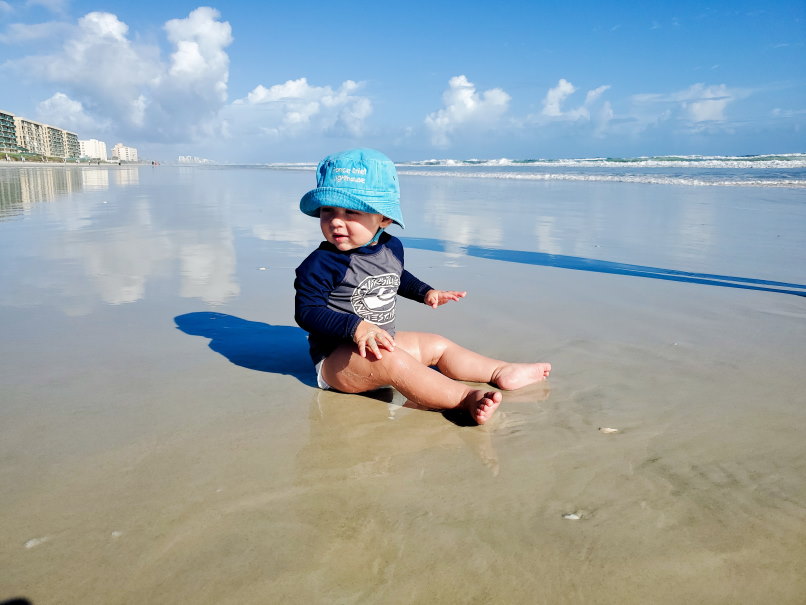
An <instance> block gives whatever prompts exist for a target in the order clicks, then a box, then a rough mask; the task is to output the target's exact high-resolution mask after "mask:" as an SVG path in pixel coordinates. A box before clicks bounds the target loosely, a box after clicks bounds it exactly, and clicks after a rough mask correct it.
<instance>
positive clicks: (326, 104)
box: [228, 78, 372, 137]
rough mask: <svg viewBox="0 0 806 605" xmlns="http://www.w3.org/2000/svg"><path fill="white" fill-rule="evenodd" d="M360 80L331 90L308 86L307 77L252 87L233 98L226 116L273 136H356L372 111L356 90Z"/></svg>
mask: <svg viewBox="0 0 806 605" xmlns="http://www.w3.org/2000/svg"><path fill="white" fill-rule="evenodd" d="M362 87H363V84H362V83H359V82H354V81H352V80H346V81H345V82H342V84H341V85H340V86H339V87H338V88H336V89H334V88H332V87H330V86H312V85H311V84H309V83H308V79H307V78H299V79H297V80H288V81H287V82H285V83H283V84H275V85H274V86H270V87H268V88H267V87H265V86H263V85H262V84H260V85H258V86H256V87H255V88H254V89H253V90H252V91H251V92H250V93H249V94H248V95H247V96H246V97H245V98H243V99H238V100H236V101H235V102H234V103H233V104H232V107H231V108H230V109H229V111H228V116H231V120H232V121H233V122H236V123H240V124H241V125H242V126H245V125H246V124H259V125H260V126H259V127H260V130H261V131H262V132H263V133H264V134H268V135H271V136H274V137H284V136H294V135H301V134H304V133H307V132H322V133H325V134H332V135H339V136H341V135H346V136H353V137H356V136H360V135H361V134H363V132H364V130H365V123H366V120H367V118H368V117H369V116H370V114H371V113H372V102H371V101H370V99H369V98H367V97H365V96H361V95H359V94H357V93H358V91H359V90H360V89H361V88H362Z"/></svg>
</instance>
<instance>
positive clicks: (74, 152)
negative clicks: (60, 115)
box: [14, 116, 81, 159]
mask: <svg viewBox="0 0 806 605" xmlns="http://www.w3.org/2000/svg"><path fill="white" fill-rule="evenodd" d="M14 126H15V128H16V131H17V145H18V146H19V147H21V148H22V150H23V151H27V152H29V153H38V154H40V155H43V156H50V157H56V158H65V159H66V158H77V157H78V156H79V153H81V152H80V149H79V145H78V135H77V134H76V133H74V132H69V131H67V130H63V129H61V128H56V127H55V126H49V125H48V124H42V123H41V122H36V121H34V120H29V119H28V118H22V117H20V116H14Z"/></svg>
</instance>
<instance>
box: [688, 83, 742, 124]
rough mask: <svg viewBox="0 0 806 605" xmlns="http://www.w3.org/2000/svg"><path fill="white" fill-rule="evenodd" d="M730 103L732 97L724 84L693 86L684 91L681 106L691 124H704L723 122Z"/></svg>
mask: <svg viewBox="0 0 806 605" xmlns="http://www.w3.org/2000/svg"><path fill="white" fill-rule="evenodd" d="M731 101H733V96H732V95H731V94H730V93H729V91H728V87H727V86H725V85H724V84H720V85H718V86H705V85H704V84H694V85H693V86H691V87H690V88H689V89H688V91H686V93H685V98H684V99H683V101H682V104H683V108H684V109H685V110H686V112H687V113H688V116H689V118H690V119H691V120H692V121H693V122H706V121H722V120H724V119H725V109H726V108H727V106H728V103H730V102H731Z"/></svg>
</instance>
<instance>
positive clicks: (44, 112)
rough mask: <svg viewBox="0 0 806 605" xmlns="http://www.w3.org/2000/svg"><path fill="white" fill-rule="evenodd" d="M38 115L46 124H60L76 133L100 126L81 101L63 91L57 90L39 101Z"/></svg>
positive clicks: (61, 126)
mask: <svg viewBox="0 0 806 605" xmlns="http://www.w3.org/2000/svg"><path fill="white" fill-rule="evenodd" d="M36 116H37V118H38V119H39V120H41V121H42V122H44V123H46V124H53V125H58V126H59V127H60V128H64V129H66V130H70V131H72V132H76V133H78V132H87V131H93V130H95V129H97V128H98V126H97V124H96V121H95V120H94V119H93V118H92V117H91V116H89V115H88V114H87V113H86V112H85V111H84V107H83V106H82V105H81V102H79V101H74V100H73V99H71V98H70V97H68V96H67V95H66V94H64V93H63V92H57V93H56V94H54V95H53V96H52V97H50V98H49V99H46V100H44V101H42V102H41V103H39V104H38V105H37V107H36Z"/></svg>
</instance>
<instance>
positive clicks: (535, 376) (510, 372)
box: [492, 363, 551, 391]
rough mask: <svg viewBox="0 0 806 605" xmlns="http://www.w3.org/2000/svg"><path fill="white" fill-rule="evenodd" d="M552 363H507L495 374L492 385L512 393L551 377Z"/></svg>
mask: <svg viewBox="0 0 806 605" xmlns="http://www.w3.org/2000/svg"><path fill="white" fill-rule="evenodd" d="M550 373H551V364H550V363H506V364H504V365H502V366H501V367H500V368H498V369H497V370H496V371H495V373H494V374H493V379H492V383H493V384H494V385H495V386H497V387H498V388H499V389H504V390H505V391H512V390H514V389H519V388H521V387H525V386H526V385H529V384H533V383H535V382H540V381H541V380H545V379H546V378H548V377H549V374H550Z"/></svg>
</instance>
